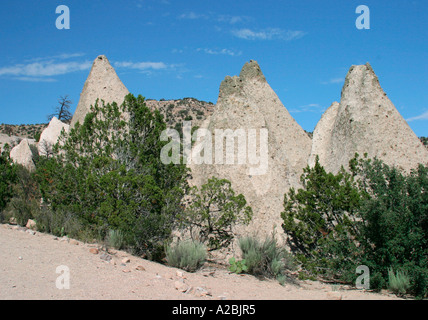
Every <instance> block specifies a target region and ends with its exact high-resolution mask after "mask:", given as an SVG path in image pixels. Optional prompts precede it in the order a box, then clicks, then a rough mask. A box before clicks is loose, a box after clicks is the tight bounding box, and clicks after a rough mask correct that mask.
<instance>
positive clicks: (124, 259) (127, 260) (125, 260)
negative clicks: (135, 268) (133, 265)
mask: <svg viewBox="0 0 428 320" xmlns="http://www.w3.org/2000/svg"><path fill="white" fill-rule="evenodd" d="M129 262H131V259H129V258H123V259H122V263H123V264H126V263H129Z"/></svg>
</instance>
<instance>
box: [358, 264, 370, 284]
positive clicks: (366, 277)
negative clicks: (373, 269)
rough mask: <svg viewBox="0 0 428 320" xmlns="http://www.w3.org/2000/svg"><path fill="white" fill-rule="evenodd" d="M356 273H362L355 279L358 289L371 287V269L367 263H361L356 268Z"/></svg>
mask: <svg viewBox="0 0 428 320" xmlns="http://www.w3.org/2000/svg"><path fill="white" fill-rule="evenodd" d="M355 272H356V273H358V274H360V273H361V275H360V276H359V277H358V278H357V279H356V280H355V287H356V288H357V289H365V290H369V289H370V270H369V267H367V266H365V265H360V266H358V267H357V269H356V270H355Z"/></svg>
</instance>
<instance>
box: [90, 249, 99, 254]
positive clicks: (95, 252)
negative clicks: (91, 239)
mask: <svg viewBox="0 0 428 320" xmlns="http://www.w3.org/2000/svg"><path fill="white" fill-rule="evenodd" d="M89 252H90V253H92V254H98V249H97V248H91V249H89Z"/></svg>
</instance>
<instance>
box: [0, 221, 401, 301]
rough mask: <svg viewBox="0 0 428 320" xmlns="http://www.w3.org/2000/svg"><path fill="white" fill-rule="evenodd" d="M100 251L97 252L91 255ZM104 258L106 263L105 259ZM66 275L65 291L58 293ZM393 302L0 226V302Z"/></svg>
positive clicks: (342, 289)
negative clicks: (188, 268) (188, 266)
mask: <svg viewBox="0 0 428 320" xmlns="http://www.w3.org/2000/svg"><path fill="white" fill-rule="evenodd" d="M96 251H98V253H94V252H96ZM106 257H110V258H111V260H110V261H106V260H103V258H104V259H105V258H106ZM59 266H66V267H67V268H68V270H69V289H58V288H57V284H59V285H60V287H61V285H64V284H66V282H64V281H62V280H61V279H63V278H64V277H65V276H66V273H64V271H61V270H58V272H59V273H57V267H59ZM9 299H13V300H34V299H37V300H70V299H72V300H80V299H86V300H108V299H115V300H119V299H120V300H129V299H132V300H135V299H144V300H191V299H203V300H266V299H269V300H332V299H334V300H338V299H342V300H391V299H398V298H397V297H396V296H394V295H392V294H389V293H387V292H385V293H382V294H380V293H372V292H364V291H360V290H353V289H351V288H347V287H345V286H332V285H329V284H325V283H321V282H317V281H298V282H296V283H293V284H286V285H284V286H281V285H280V284H279V283H278V282H277V281H269V280H259V279H257V278H255V277H253V276H250V275H237V274H233V273H230V272H229V271H228V270H227V269H226V268H224V267H221V266H213V265H211V266H206V267H204V268H203V269H202V270H199V271H198V272H196V273H188V272H184V271H182V270H179V269H177V268H171V267H168V266H165V265H162V264H158V263H154V262H151V261H148V260H145V259H142V258H139V257H135V256H132V255H130V254H129V253H127V252H124V251H117V250H109V252H108V255H107V254H106V253H105V251H103V250H102V248H101V247H100V246H98V245H96V244H85V243H82V242H79V241H76V240H72V239H68V240H67V239H65V238H57V237H55V236H52V235H48V234H42V233H39V232H34V231H31V230H27V229H26V228H21V227H18V226H11V225H0V300H9Z"/></svg>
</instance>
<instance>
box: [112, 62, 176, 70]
mask: <svg viewBox="0 0 428 320" xmlns="http://www.w3.org/2000/svg"><path fill="white" fill-rule="evenodd" d="M114 66H115V67H117V68H128V69H137V70H142V71H144V70H149V69H152V70H162V69H167V68H168V65H166V64H165V63H163V62H129V61H123V62H115V63H114Z"/></svg>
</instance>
